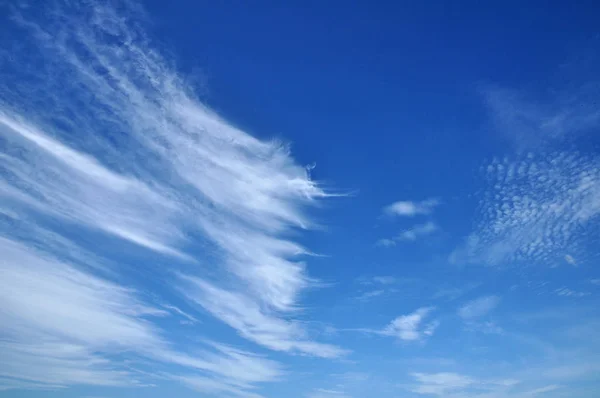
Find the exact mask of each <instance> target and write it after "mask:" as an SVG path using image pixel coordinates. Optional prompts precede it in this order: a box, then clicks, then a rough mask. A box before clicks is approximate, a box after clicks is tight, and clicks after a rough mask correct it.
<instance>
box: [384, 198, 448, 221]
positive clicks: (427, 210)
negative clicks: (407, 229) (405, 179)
mask: <svg viewBox="0 0 600 398" xmlns="http://www.w3.org/2000/svg"><path fill="white" fill-rule="evenodd" d="M440 204H441V202H440V200H439V199H436V198H430V199H426V200H422V201H410V200H400V201H397V202H394V203H392V204H391V205H388V206H386V207H385V208H384V209H383V212H384V213H385V214H387V215H389V216H397V217H414V216H418V215H429V214H431V213H433V211H434V210H435V208H436V207H438V206H439V205H440Z"/></svg>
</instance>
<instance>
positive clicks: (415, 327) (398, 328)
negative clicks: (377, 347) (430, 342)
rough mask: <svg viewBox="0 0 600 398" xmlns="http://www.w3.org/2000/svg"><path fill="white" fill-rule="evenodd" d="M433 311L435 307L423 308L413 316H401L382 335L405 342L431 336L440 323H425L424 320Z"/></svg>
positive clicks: (412, 314)
mask: <svg viewBox="0 0 600 398" xmlns="http://www.w3.org/2000/svg"><path fill="white" fill-rule="evenodd" d="M433 310H434V308H433V307H422V308H419V309H418V310H416V311H415V312H413V313H411V314H408V315H402V316H399V317H397V318H396V319H394V320H393V321H392V322H391V323H390V324H389V325H388V326H386V328H385V329H384V330H383V331H382V332H381V333H382V334H384V335H387V336H394V337H397V338H399V339H400V340H404V341H415V340H420V339H422V338H423V337H424V336H431V335H433V333H434V332H435V329H436V328H437V327H438V326H439V322H438V321H431V322H429V323H425V322H424V320H425V318H427V316H428V315H429V314H430V313H431V312H432V311H433Z"/></svg>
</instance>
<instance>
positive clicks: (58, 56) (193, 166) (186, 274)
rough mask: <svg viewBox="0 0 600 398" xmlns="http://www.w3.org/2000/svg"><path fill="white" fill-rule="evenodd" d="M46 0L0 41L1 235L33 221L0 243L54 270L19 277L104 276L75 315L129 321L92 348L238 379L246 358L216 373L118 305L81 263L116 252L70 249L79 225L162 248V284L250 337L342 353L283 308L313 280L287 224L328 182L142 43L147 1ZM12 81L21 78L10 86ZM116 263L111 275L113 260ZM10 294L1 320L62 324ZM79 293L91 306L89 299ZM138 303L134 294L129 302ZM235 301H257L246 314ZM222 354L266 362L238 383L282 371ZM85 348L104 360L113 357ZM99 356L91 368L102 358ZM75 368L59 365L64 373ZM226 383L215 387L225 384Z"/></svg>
mask: <svg viewBox="0 0 600 398" xmlns="http://www.w3.org/2000/svg"><path fill="white" fill-rule="evenodd" d="M44 7H46V8H45V9H44V11H45V12H44V13H41V14H40V15H43V16H39V15H36V16H32V14H28V12H29V11H31V10H29V9H27V8H15V9H13V10H12V11H13V21H14V23H15V24H16V25H18V26H19V27H20V29H22V30H23V32H26V33H27V34H28V37H29V38H30V40H29V41H27V42H24V43H23V44H20V46H22V48H20V49H17V48H9V47H6V48H7V49H6V50H4V51H2V52H0V57H2V58H4V59H8V58H6V57H7V56H8V55H9V54H10V56H11V59H10V63H11V65H12V66H13V67H14V66H16V65H18V68H16V67H15V68H14V70H11V71H10V72H8V73H12V74H13V75H14V76H12V79H9V80H7V79H3V83H2V84H1V85H0V148H2V155H1V156H0V169H1V171H2V174H1V175H2V177H1V179H0V198H2V199H1V200H2V202H3V204H4V205H3V207H6V208H7V209H8V210H7V211H4V210H3V213H2V216H3V218H2V219H1V222H2V224H3V226H2V228H1V229H0V231H1V233H2V236H3V237H4V238H3V239H6V238H9V236H10V225H13V224H19V225H21V226H22V229H23V231H29V232H31V233H32V237H31V238H28V239H25V238H24V237H23V235H21V238H19V239H17V241H11V242H9V243H7V245H8V246H10V245H19V246H18V247H20V249H19V250H21V252H20V254H19V256H30V260H31V261H34V260H35V259H39V258H46V256H48V255H49V256H51V257H52V260H44V261H46V262H47V264H48V266H49V267H51V269H53V270H54V271H50V270H47V269H45V268H40V267H33V268H31V269H30V271H29V272H30V274H28V278H29V281H30V282H31V283H34V282H35V283H37V282H36V281H37V280H39V279H41V278H45V277H53V278H54V279H52V280H54V281H55V282H56V286H64V287H65V290H64V291H63V290H61V291H60V292H61V294H62V293H65V294H66V290H67V289H66V287H67V286H70V283H71V282H70V279H69V278H70V277H68V275H71V273H76V274H77V275H79V277H81V278H84V279H85V280H86V281H88V282H89V283H90V284H91V285H90V286H88V287H87V288H89V289H90V290H86V291H85V292H80V293H81V294H82V295H83V296H84V297H87V296H86V295H92V297H95V296H94V295H95V294H96V293H95V290H94V289H95V288H96V287H97V286H99V285H102V286H104V285H103V284H105V283H108V284H109V285H108V286H110V288H107V290H106V291H105V292H104V293H103V294H106V297H100V298H97V299H93V300H92V301H89V300H87V301H84V302H80V303H79V304H80V305H81V307H80V309H81V317H82V321H83V317H85V316H94V315H98V316H100V315H101V316H107V317H108V316H111V317H116V318H115V321H116V324H117V325H130V326H128V327H127V328H126V329H116V330H114V333H115V334H116V337H115V340H114V341H112V340H111V341H110V342H109V343H107V344H106V347H105V349H107V350H109V349H110V350H112V349H114V347H115V345H116V346H118V344H116V343H119V344H121V343H123V344H125V345H127V344H129V343H131V344H132V346H133V347H134V348H133V350H137V351H138V352H141V353H143V355H146V356H149V357H151V358H153V359H156V360H159V361H167V362H174V363H179V364H181V365H182V366H187V367H191V368H196V369H200V370H202V371H203V372H208V373H209V374H211V375H213V376H211V377H213V378H212V379H210V380H213V382H214V380H215V379H214V377H216V378H217V382H218V383H220V384H221V385H222V384H223V383H225V384H227V385H229V386H231V385H235V383H237V381H239V380H243V376H240V375H242V374H243V373H244V372H241V371H240V372H236V374H235V375H228V374H221V373H219V372H220V371H219V369H216V368H213V367H211V366H212V365H211V366H208V365H206V364H205V363H204V362H203V363H200V362H198V361H199V360H197V359H196V360H193V361H192V359H190V358H187V357H182V356H181V355H180V354H175V353H174V352H173V351H172V350H171V349H170V348H168V347H169V343H168V336H166V337H162V335H163V334H165V333H166V331H161V330H159V329H158V328H156V327H155V326H152V322H151V321H150V320H148V319H145V318H146V317H147V316H149V315H148V314H145V313H136V312H134V313H129V312H127V311H125V309H124V308H125V307H127V306H128V305H129V304H131V303H132V302H137V301H138V299H137V298H135V297H136V294H135V293H133V292H126V293H123V290H122V289H123V288H121V287H120V286H119V285H118V284H115V283H113V282H108V281H104V280H103V279H99V278H98V277H97V276H95V275H94V274H95V271H94V269H93V268H84V269H80V267H81V265H82V264H85V263H86V262H89V263H90V264H86V265H93V264H96V263H97V262H103V261H104V260H103V259H104V258H106V260H107V261H106V263H110V264H119V263H120V257H119V253H117V252H111V253H107V252H96V251H95V250H94V248H93V247H92V248H88V247H86V248H83V247H80V243H81V242H79V241H77V239H76V236H79V235H82V236H96V235H97V234H100V235H104V236H107V237H112V239H118V240H121V241H123V242H128V243H129V244H130V246H131V247H132V248H137V249H136V250H138V251H140V253H143V252H144V251H145V252H147V253H148V254H155V255H158V256H160V258H161V259H163V260H161V261H164V262H167V263H168V264H170V270H171V271H176V272H175V273H173V274H175V275H179V276H173V279H172V281H170V282H171V284H172V285H174V286H175V287H176V289H174V290H175V291H177V292H180V293H182V294H183V295H185V296H187V297H188V298H190V299H191V301H192V302H193V303H196V304H197V305H198V308H202V309H204V310H206V312H207V313H209V314H212V315H213V316H215V317H216V318H217V319H219V320H221V321H222V322H224V323H225V324H227V325H229V326H231V327H233V328H234V329H235V330H236V331H237V332H238V333H239V335H240V336H242V337H244V338H246V339H248V340H250V341H252V342H254V343H257V344H260V345H262V346H265V347H267V348H269V349H272V350H277V351H286V352H298V353H304V354H309V355H314V356H322V357H337V356H340V355H343V354H344V353H345V351H344V350H343V349H341V348H339V347H336V346H332V345H329V344H322V343H318V342H314V341H312V339H311V337H310V336H309V335H308V333H307V331H306V330H304V327H303V326H302V323H300V322H297V321H294V320H293V319H290V315H293V314H295V313H296V312H297V311H298V308H299V305H298V297H299V295H300V293H301V292H302V291H304V290H305V289H307V288H309V287H311V286H312V285H313V282H315V281H313V280H312V279H311V278H310V277H309V276H308V274H307V271H306V269H305V265H304V264H303V263H302V262H301V261H300V260H299V259H298V258H297V256H299V255H302V254H306V253H308V252H307V251H306V250H305V249H304V248H303V247H301V246H300V245H298V244H297V243H295V242H293V241H291V240H289V239H287V238H285V236H287V235H288V232H289V231H290V230H291V229H294V228H301V229H307V228H310V227H311V226H313V223H312V222H311V220H310V218H308V217H307V216H306V214H305V212H304V207H305V206H306V205H314V204H317V203H318V201H319V199H322V198H325V197H327V196H328V193H326V192H325V191H324V190H323V189H322V188H321V187H320V186H319V185H318V184H317V183H315V182H314V181H312V180H311V179H310V175H309V173H308V170H307V169H306V168H304V167H302V166H300V165H298V164H297V163H296V162H295V161H294V159H293V158H292V157H291V155H290V151H289V148H288V147H287V146H286V145H284V144H282V143H280V142H277V141H266V140H259V139H257V138H255V137H253V136H251V135H250V134H248V133H246V132H245V131H243V130H241V129H239V128H236V127H234V126H232V125H231V124H230V123H228V122H227V121H225V120H223V119H222V118H220V117H219V116H218V115H216V114H215V113H214V112H212V111H211V110H210V109H208V108H207V107H206V106H204V105H203V104H202V103H201V102H199V101H198V100H197V99H196V97H195V95H194V94H193V90H192V89H191V88H190V87H189V85H187V83H186V81H185V80H184V79H182V78H181V77H180V76H179V75H178V74H177V72H176V70H175V68H174V67H173V66H172V65H171V64H170V63H169V62H168V61H167V60H166V59H165V58H163V57H162V55H161V54H160V52H159V51H158V50H156V47H155V46H152V45H151V44H150V40H149V39H148V37H147V36H146V35H145V33H144V28H143V27H142V26H140V25H139V24H138V23H137V22H136V21H140V20H144V16H143V13H142V12H141V11H140V10H139V9H137V8H136V7H135V6H133V5H131V4H130V3H128V2H124V3H121V2H118V7H114V8H113V7H110V6H106V5H101V4H96V3H93V2H61V1H58V2H53V3H51V4H49V5H45V6H44ZM24 49H25V50H24ZM17 69H18V70H17ZM3 77H4V76H3ZM14 81H19V82H22V84H20V85H19V86H18V87H17V86H16V85H14V84H13V83H12V82H14ZM90 234H92V235H90ZM94 234H96V235H94ZM7 242H8V241H7ZM88 246H89V245H88ZM11 247H12V246H11ZM67 248H68V249H69V250H67ZM40 253H43V254H40ZM40 256H41V257H40ZM17 260H18V258H17V259H15V261H14V262H11V263H8V262H6V261H5V262H3V263H2V272H3V273H6V272H8V273H9V274H11V275H14V273H15V272H16V270H17V268H16V263H17ZM86 260H89V261H86ZM35 261H37V260H35ZM128 266H131V265H128ZM138 266H143V265H138ZM114 268H116V269H115V270H114V271H115V272H116V274H119V273H122V272H126V271H125V268H124V267H120V266H116V267H114ZM60 270H63V271H64V270H68V271H65V272H67V274H63V273H61V272H62V271H60ZM48 272H50V274H48ZM54 272H57V274H53V273H54ZM173 274H171V275H173ZM19 280H24V279H19ZM190 281H192V282H190ZM30 282H27V283H15V284H14V286H13V290H14V289H29V288H30V287H31V286H30V284H29V283H30ZM0 283H2V284H7V283H9V282H8V280H7V279H3V280H2V282H0ZM51 288H52V287H51V286H50V287H49V289H51ZM82 288H86V283H83V287H82ZM136 288H141V289H143V286H140V287H136ZM11 291H12V290H11ZM75 291H76V292H77V291H78V290H77V289H75ZM48 292H49V293H48V294H49V295H51V294H50V291H48ZM119 292H121V293H119ZM224 292H226V294H227V295H228V296H227V297H230V298H232V299H231V300H229V301H228V302H227V303H226V304H223V303H222V302H220V301H219V299H220V298H221V297H222V295H223V294H224ZM24 293H25V290H23V291H12V293H11V295H10V296H7V295H4V296H3V298H4V299H3V302H1V303H0V307H2V308H3V309H6V308H8V300H10V299H11V298H12V297H13V296H19V295H23V294H24ZM119 294H120V295H121V296H119ZM114 295H117V297H121V298H119V299H118V300H120V301H118V303H120V304H119V306H118V307H116V308H115V307H113V304H114V303H113V302H112V301H111V300H110V299H111V298H112V297H113V296H114ZM57 297H58V298H59V299H57V300H56V301H55V302H52V301H49V302H48V303H49V304H48V305H50V304H52V303H54V305H55V307H53V308H52V309H51V310H53V311H60V306H62V305H66V303H68V302H69V298H68V297H67V296H64V297H63V296H61V295H60V294H59V295H58V296H57ZM61 297H62V298H61ZM63 299H64V300H63ZM90 300H91V299H90ZM21 304H22V308H23V312H21V313H19V312H17V313H11V315H10V316H11V318H10V319H11V322H12V324H14V325H25V324H27V325H29V328H30V329H31V330H32V331H33V332H35V331H37V332H39V333H40V334H41V335H44V336H46V337H48V336H50V337H48V338H52V339H55V338H56V336H54V333H55V332H56V333H58V334H59V335H60V334H61V333H62V331H63V327H64V325H62V326H60V327H59V329H56V330H55V331H54V332H52V333H50V332H49V329H48V328H51V327H53V326H52V325H46V324H41V323H40V322H39V321H38V320H36V319H33V318H32V319H29V318H27V317H26V316H25V310H27V311H34V310H35V311H37V310H39V308H37V307H36V305H37V304H36V303H35V302H33V301H24V302H22V303H21ZM91 304H93V305H94V306H95V307H93V308H96V307H97V311H96V312H93V311H92V312H91V313H90V310H91V309H92V308H91V307H89V306H88V305H91ZM72 305H75V304H72ZM121 305H122V306H123V307H121ZM136 308H146V306H144V305H143V304H142V302H141V301H140V304H139V305H138V306H137V307H136ZM247 308H252V309H253V312H252V314H254V315H251V316H249V315H247V313H246V312H245V310H246V309H247ZM86 314H87V315H86ZM142 318H143V319H142ZM3 324H5V323H3ZM260 328H263V329H262V330H259V329H260ZM52 330H53V329H52ZM134 330H135V331H137V332H138V333H143V336H144V337H143V338H135V339H134V340H135V344H133V341H131V342H129V341H122V340H120V339H121V338H122V337H123V336H122V333H125V332H127V333H129V332H132V331H134ZM97 331H98V332H97V333H100V334H102V333H101V332H104V330H103V329H102V328H98V329H97ZM4 332H5V331H3V333H4ZM10 336H11V339H12V340H7V341H10V344H9V345H10V347H8V346H7V347H8V348H6V349H7V350H8V349H9V348H10V349H13V351H11V352H12V353H13V354H14V355H17V353H18V352H20V351H18V350H17V351H14V350H15V349H16V348H15V347H20V344H21V345H22V344H29V343H30V341H29V340H28V341H26V342H24V341H19V338H18V334H17V333H16V332H14V331H13V332H10ZM99 338H100V337H99ZM61 339H62V337H61ZM61 339H59V340H57V341H54V343H53V344H55V346H54V347H60V346H63V345H66V344H75V345H76V347H77V348H78V351H77V352H78V353H79V354H78V355H79V356H77V357H76V360H77V361H85V360H86V358H88V356H89V357H90V358H91V357H92V355H91V352H93V350H92V348H93V345H92V344H91V343H93V342H90V341H88V340H85V339H84V340H81V341H80V340H79V338H77V336H70V337H69V338H67V339H66V340H61ZM142 342H145V343H144V344H142ZM7 344H8V343H7ZM11 347H12V348H11ZM28 347H29V346H28ZM103 347H104V346H103ZM156 347H159V349H156ZM30 348H31V347H30ZM30 348H28V350H30ZM28 352H29V351H28ZM36 352H37V351H36ZM19 355H20V354H19ZM220 355H221V356H224V357H230V358H232V359H234V360H236V361H239V360H242V359H243V358H250V359H249V360H248V361H249V362H248V364H247V365H249V364H250V363H252V364H257V363H262V364H263V365H264V366H265V369H268V371H267V372H266V373H265V375H264V376H261V377H257V378H256V379H250V380H247V382H246V383H244V384H243V385H241V386H240V385H237V387H236V386H234V387H235V388H234V389H236V390H239V391H242V390H244V391H245V390H247V389H249V388H251V387H252V386H251V384H252V383H255V382H263V381H272V380H275V379H277V378H278V377H279V375H280V374H281V370H280V369H279V365H278V364H276V363H275V362H272V361H266V360H265V359H262V358H260V357H255V356H252V355H249V354H248V353H246V354H239V355H238V354H233V351H223V350H221V351H220ZM30 356H31V355H30V354H27V355H24V354H23V355H22V356H21V357H20V358H22V359H23V360H26V359H27V358H30ZM30 359H31V358H30ZM213 359H214V358H213ZM61 360H62V359H61ZM69 360H70V359H69ZM98 361H99V362H98V363H101V364H102V366H105V365H106V367H107V369H108V370H107V372H108V371H111V370H110V369H112V368H111V366H112V364H111V363H110V361H108V362H106V363H104V362H102V361H104V360H100V359H99V360H98ZM215 361H216V359H215ZM213 362H214V361H213ZM61 363H62V362H61ZM78 363H79V362H76V364H78ZM76 366H78V365H76ZM96 367H97V366H94V367H93V371H94V372H96V371H98V372H100V371H101V370H102V369H96ZM227 367H228V366H225V368H227ZM229 367H230V366H229ZM94 375H98V373H97V372H96V373H94ZM215 375H216V376H215ZM0 376H1V375H0ZM110 376H111V377H106V378H105V379H106V380H112V381H113V382H114V383H113V384H115V383H119V381H120V380H121V378H122V377H124V378H127V377H128V375H127V374H121V373H117V374H112V373H111V374H110ZM173 377H174V378H176V377H175V376H173ZM177 377H180V376H177ZM181 377H184V376H181ZM193 377H200V376H189V377H188V376H185V378H184V379H181V380H187V384H194V386H195V388H197V387H198V385H202V383H200V382H199V379H193ZM201 377H205V376H201ZM240 378H242V379H240ZM86 380H87V379H86V378H85V377H82V378H79V379H76V380H70V379H68V378H67V379H65V380H64V383H61V384H67V385H68V384H70V383H71V382H80V383H86ZM190 380H195V382H193V383H192V382H190ZM231 380H233V382H232V381H231ZM30 381H32V382H33V381H38V382H39V381H40V380H38V379H36V378H35V377H31V378H30ZM43 382H45V383H46V382H47V381H43ZM232 383H233V384H232ZM209 384H210V383H209ZM238 384H239V383H238ZM205 385H208V384H206V383H205ZM229 390H231V388H229V387H227V388H225V389H224V390H223V391H224V392H226V393H227V394H231V393H232V392H231V391H229ZM249 396H253V395H249Z"/></svg>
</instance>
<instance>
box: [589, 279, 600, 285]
mask: <svg viewBox="0 0 600 398" xmlns="http://www.w3.org/2000/svg"><path fill="white" fill-rule="evenodd" d="M590 283H591V284H594V285H598V286H600V279H590Z"/></svg>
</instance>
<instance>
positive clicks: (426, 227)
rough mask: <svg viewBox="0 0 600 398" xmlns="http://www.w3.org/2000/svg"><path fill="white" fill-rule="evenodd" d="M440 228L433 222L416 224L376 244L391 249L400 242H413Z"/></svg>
mask: <svg viewBox="0 0 600 398" xmlns="http://www.w3.org/2000/svg"><path fill="white" fill-rule="evenodd" d="M439 229H440V228H439V227H438V225H437V224H436V223H434V222H431V221H429V222H426V223H425V224H417V225H415V226H413V227H411V228H409V229H407V230H405V231H402V232H401V233H399V234H398V235H396V236H395V237H393V238H386V239H380V240H379V241H378V242H377V245H378V246H383V247H392V246H396V245H397V244H398V243H400V242H414V241H417V240H419V239H422V238H424V237H426V236H429V235H431V234H434V233H435V232H437V231H438V230H439Z"/></svg>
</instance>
